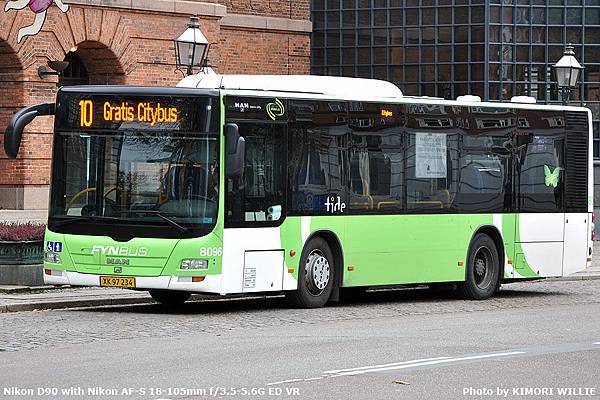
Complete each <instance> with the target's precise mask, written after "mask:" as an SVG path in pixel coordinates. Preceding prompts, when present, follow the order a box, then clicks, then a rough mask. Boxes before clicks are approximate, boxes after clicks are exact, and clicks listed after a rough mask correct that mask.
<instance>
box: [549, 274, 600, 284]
mask: <svg viewBox="0 0 600 400" xmlns="http://www.w3.org/2000/svg"><path fill="white" fill-rule="evenodd" d="M596 279H600V274H597V275H596V274H594V275H580V276H578V275H574V276H565V277H560V278H546V279H544V280H545V281H552V282H555V281H567V282H568V281H593V280H596Z"/></svg>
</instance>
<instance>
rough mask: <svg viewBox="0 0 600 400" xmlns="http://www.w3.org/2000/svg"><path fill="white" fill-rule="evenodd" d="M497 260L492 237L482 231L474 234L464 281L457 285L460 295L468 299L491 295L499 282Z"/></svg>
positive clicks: (498, 262) (483, 298)
mask: <svg viewBox="0 0 600 400" xmlns="http://www.w3.org/2000/svg"><path fill="white" fill-rule="evenodd" d="M499 260H500V257H498V249H496V244H495V243H494V241H493V240H492V238H490V237H489V236H488V235H486V234H483V233H478V234H477V235H475V237H474V238H473V240H472V241H471V245H470V246H469V255H468V258H467V269H466V271H465V274H466V277H465V282H463V283H462V284H461V285H460V286H459V293H460V294H461V297H464V298H466V299H470V300H485V299H489V298H490V297H492V295H493V294H494V293H495V292H496V290H497V289H498V286H499V284H500V261H499Z"/></svg>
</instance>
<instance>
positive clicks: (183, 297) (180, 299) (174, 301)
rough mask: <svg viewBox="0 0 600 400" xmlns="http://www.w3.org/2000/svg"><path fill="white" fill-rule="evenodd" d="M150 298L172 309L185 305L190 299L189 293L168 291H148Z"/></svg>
mask: <svg viewBox="0 0 600 400" xmlns="http://www.w3.org/2000/svg"><path fill="white" fill-rule="evenodd" d="M150 296H152V298H153V299H154V300H155V301H156V302H158V303H160V304H164V305H165V306H169V307H174V306H179V305H181V304H183V303H185V302H186V301H187V300H188V299H189V298H190V296H191V293H187V292H175V291H168V290H150Z"/></svg>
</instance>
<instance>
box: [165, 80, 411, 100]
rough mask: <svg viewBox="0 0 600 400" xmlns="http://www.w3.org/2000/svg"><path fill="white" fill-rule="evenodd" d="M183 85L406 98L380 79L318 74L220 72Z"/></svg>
mask: <svg viewBox="0 0 600 400" xmlns="http://www.w3.org/2000/svg"><path fill="white" fill-rule="evenodd" d="M177 86H179V87H192V88H202V89H225V90H253V91H268V92H293V93H310V94H320V95H326V96H335V97H340V98H348V97H349V98H355V97H357V95H358V96H360V98H361V99H364V100H368V99H370V98H373V99H375V98H378V99H380V98H402V91H401V90H400V89H399V88H398V86H396V85H394V84H393V83H390V82H386V81H381V80H378V79H362V78H344V77H337V76H336V77H334V76H317V75H217V74H198V75H192V76H188V77H187V78H184V79H183V80H182V81H181V82H179V84H178V85H177Z"/></svg>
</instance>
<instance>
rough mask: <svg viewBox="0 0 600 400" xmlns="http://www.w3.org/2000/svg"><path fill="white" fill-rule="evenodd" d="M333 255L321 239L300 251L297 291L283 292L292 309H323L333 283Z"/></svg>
mask: <svg viewBox="0 0 600 400" xmlns="http://www.w3.org/2000/svg"><path fill="white" fill-rule="evenodd" d="M335 274H336V271H335V264H334V258H333V253H332V252H331V249H330V248H329V245H328V244H327V242H326V241H325V240H324V239H322V238H319V237H317V238H314V239H311V240H310V241H309V242H308V243H307V244H306V245H305V246H304V249H303V250H302V256H301V257H300V265H299V266H298V289H297V290H294V291H288V292H285V296H286V297H287V299H288V301H289V302H290V304H291V305H292V306H293V307H297V308H318V307H323V306H324V305H325V303H327V301H328V300H329V297H330V296H331V291H332V290H333V283H334V281H335Z"/></svg>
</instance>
